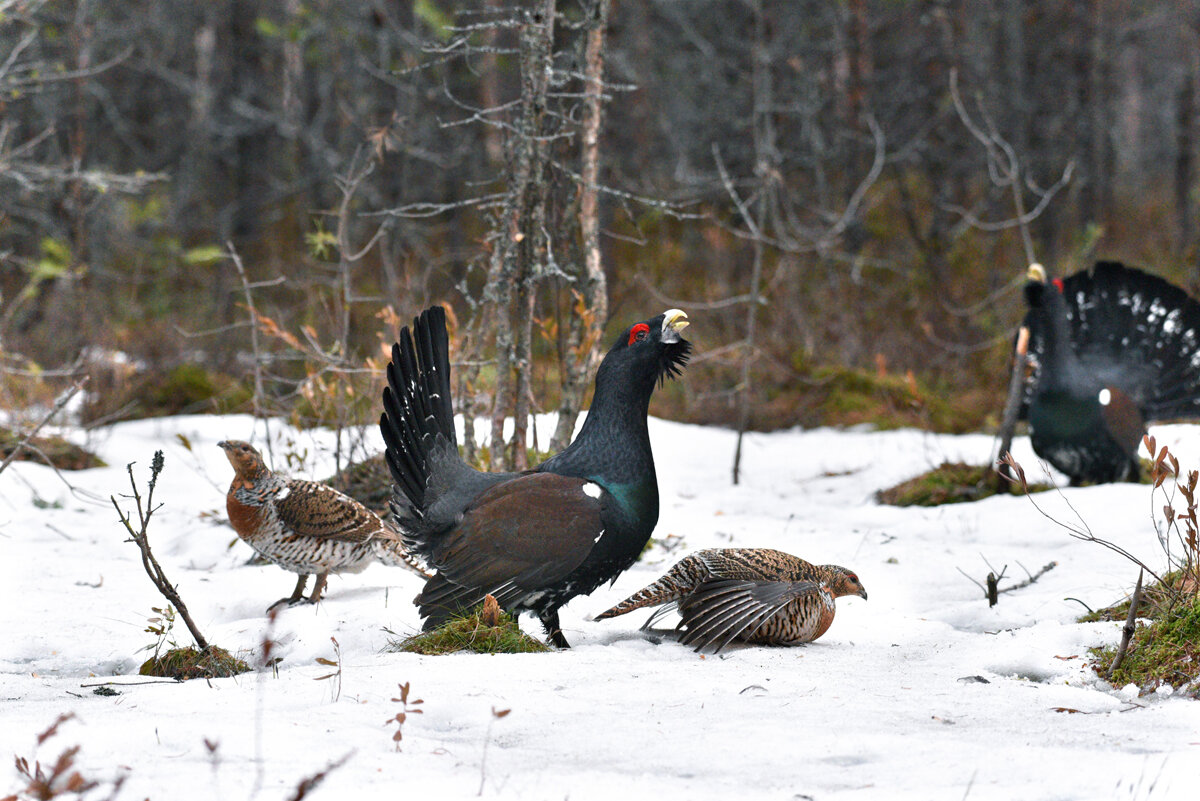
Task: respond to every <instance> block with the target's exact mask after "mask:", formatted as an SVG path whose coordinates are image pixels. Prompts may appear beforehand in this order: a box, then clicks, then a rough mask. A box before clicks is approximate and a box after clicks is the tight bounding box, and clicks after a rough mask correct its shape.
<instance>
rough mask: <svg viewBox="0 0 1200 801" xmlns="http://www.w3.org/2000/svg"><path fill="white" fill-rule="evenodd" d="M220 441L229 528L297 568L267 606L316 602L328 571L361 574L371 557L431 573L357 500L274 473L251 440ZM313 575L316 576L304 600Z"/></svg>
mask: <svg viewBox="0 0 1200 801" xmlns="http://www.w3.org/2000/svg"><path fill="white" fill-rule="evenodd" d="M217 444H218V445H219V446H220V447H221V448H222V449H223V450H224V451H225V456H226V457H227V458H228V459H229V463H230V464H231V465H233V469H234V476H233V483H232V484H231V485H230V487H229V492H228V493H227V494H226V496H225V508H226V511H227V512H228V513H229V522H230V523H231V524H232V525H233V529H234V531H236V532H237V534H238V536H239V537H241V538H242V540H244V541H245V542H246V544H247V545H249V546H250V547H251V548H253V549H254V550H255V551H256V552H257V553H259V554H260V555H262V556H263V557H265V558H266V559H269V560H270V561H272V562H274V563H275V564H277V565H279V566H280V567H282V568H283V569H284V570H290V571H291V572H293V573H298V574H299V579H298V580H297V581H296V588H295V590H293V592H292V594H291V595H290V596H288V597H287V598H281V599H280V600H279V601H276V602H275V604H272V606H276V605H278V604H281V603H287V604H294V603H300V602H302V601H307V602H308V603H316V602H317V601H319V600H321V592H322V591H323V590H324V589H325V582H326V580H327V579H328V578H329V574H330V573H358V572H361V571H362V570H364V569H365V568H366V567H367V565H369V564H370V563H371V562H372V561H374V560H376V559H378V560H379V561H381V562H383V563H384V564H388V565H393V566H398V567H404V568H407V569H408V570H411V571H412V572H414V573H417V574H418V575H421V576H424V577H426V578H428V577H429V574H428V573H426V572H425V570H424V569H423V568H422V567H421V564H420V562H419V561H418V560H417V558H416V557H415V556H413V555H412V554H410V553H409V552H408V550H407V549H406V548H405V547H404V544H403V542H402V541H401V539H400V535H399V533H397V532H396V531H395V530H394V529H392V528H390V527H388V526H387V524H385V523H384V522H383V521H382V520H381V519H380V518H379V517H378V515H376V514H375V513H374V512H372V511H371V510H369V509H367V508H366V507H365V506H363V505H362V504H360V503H359V502H358V501H356V500H354V499H353V498H351V497H350V496H348V495H344V494H342V493H340V492H338V491H337V490H335V489H333V488H332V487H328V486H326V485H324V484H318V483H316V482H314V481H304V480H301V479H294V478H284V477H282V476H278V475H276V474H275V473H273V472H271V470H270V468H268V467H267V466H266V463H265V462H263V458H262V455H261V454H259V452H258V451H257V450H256V449H255V448H254V447H253V446H252V445H250V444H249V443H246V442H240V441H237V440H228V441H225V442H219V443H217ZM310 574H316V576H317V582H316V586H314V587H313V591H312V594H311V595H310V596H309V597H308V598H307V599H306V598H304V585H305V584H306V583H307V581H308V577H309V575H310Z"/></svg>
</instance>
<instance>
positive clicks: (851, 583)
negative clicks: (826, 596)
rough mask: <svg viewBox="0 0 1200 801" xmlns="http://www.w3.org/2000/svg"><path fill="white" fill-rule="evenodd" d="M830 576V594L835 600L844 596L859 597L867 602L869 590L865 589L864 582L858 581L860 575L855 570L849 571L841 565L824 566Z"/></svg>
mask: <svg viewBox="0 0 1200 801" xmlns="http://www.w3.org/2000/svg"><path fill="white" fill-rule="evenodd" d="M822 567H824V568H825V570H826V571H828V572H829V574H830V579H829V585H828V586H829V592H830V593H832V594H833V597H834V598H840V597H842V596H843V595H857V596H858V597H859V598H862V599H863V600H864V601H865V600H867V590H866V588H865V587H863V585H862V582H861V581H859V580H858V574H857V573H855V572H854V571H853V570H847V569H846V568H844V567H841V566H840V565H822Z"/></svg>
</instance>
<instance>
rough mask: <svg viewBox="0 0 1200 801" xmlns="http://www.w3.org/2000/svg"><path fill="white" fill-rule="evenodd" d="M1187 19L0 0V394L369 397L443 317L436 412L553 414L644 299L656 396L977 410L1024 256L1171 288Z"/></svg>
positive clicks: (1182, 8) (25, 399) (942, 419)
mask: <svg viewBox="0 0 1200 801" xmlns="http://www.w3.org/2000/svg"><path fill="white" fill-rule="evenodd" d="M1198 37H1200V0H1176V1H1175V2H1165V1H1163V2H1128V0H1091V1H1090V2H1088V1H1084V0H1042V1H1039V2H1031V1H1022V0H999V1H998V2H995V3H974V2H965V1H962V0H957V1H955V0H943V1H942V2H931V1H921V2H917V1H914V2H906V1H904V0H889V2H868V0H838V1H836V2H829V1H828V0H820V1H819V2H809V1H807V0H774V1H772V0H727V1H725V2H717V1H716V0H637V1H636V2H632V1H631V0H557V1H556V0H539V2H531V3H526V4H518V5H505V4H502V3H500V2H497V1H496V0H479V1H478V2H473V3H449V2H439V1H438V0H360V1H352V0H336V1H335V0H276V1H275V2H267V0H208V1H207V2H202V3H188V2H144V0H125V1H124V2H120V3H113V2H100V0H41V1H39V0H0V359H2V360H3V361H2V363H0V367H2V369H3V371H4V379H3V390H2V391H0V404H3V405H5V406H8V407H9V408H19V407H23V406H26V405H28V404H31V403H36V402H39V401H42V402H44V400H45V397H46V395H45V394H44V393H47V392H53V391H57V390H61V389H62V388H63V387H64V386H69V385H70V384H71V382H72V381H74V380H75V379H76V378H77V377H78V376H79V375H82V374H85V373H86V374H89V375H90V376H91V383H90V385H89V402H88V406H87V409H86V414H87V416H88V419H89V420H91V421H94V422H103V421H106V420H112V419H118V418H121V417H128V416H131V415H137V414H152V413H160V412H177V411H203V410H208V409H213V408H220V409H241V410H247V411H249V410H253V411H256V412H259V413H273V414H275V413H284V414H292V415H293V416H295V417H296V418H297V419H300V420H306V421H311V422H323V423H330V422H332V423H335V424H341V423H348V422H352V421H363V420H370V419H372V418H374V417H376V416H377V415H378V392H377V390H378V385H379V383H380V378H379V376H380V371H381V369H382V367H383V366H384V365H385V363H386V360H387V356H386V353H385V351H384V350H383V348H384V347H389V348H390V345H391V343H392V341H393V340H394V338H395V335H396V331H397V329H398V327H399V326H400V325H403V324H404V323H405V322H407V321H408V320H410V319H411V318H412V316H413V315H414V314H415V313H417V312H418V311H419V310H420V309H422V308H423V307H425V306H426V305H428V304H430V303H434V302H442V303H446V304H448V305H449V306H450V307H451V308H452V309H453V311H454V316H453V321H454V323H455V326H456V330H455V333H454V336H453V338H454V340H455V342H456V343H459V350H458V351H457V352H456V355H455V358H456V360H457V361H458V362H459V365H460V366H459V368H458V388H457V398H458V400H459V401H460V402H463V403H464V404H465V406H466V408H467V411H469V412H471V413H473V414H475V415H477V416H478V417H481V418H485V419H487V418H492V417H497V415H500V414H502V413H506V414H511V413H512V412H514V411H515V412H516V413H517V415H518V419H523V416H524V415H523V412H526V411H554V410H558V409H559V408H560V406H561V407H562V408H563V410H564V411H566V412H568V414H570V413H572V412H573V411H574V410H575V409H577V408H578V404H579V396H580V395H582V394H583V391H584V389H585V388H586V386H587V383H588V374H589V372H590V371H591V370H592V369H593V368H594V365H595V363H596V355H595V354H596V352H597V349H598V348H600V347H604V348H606V347H607V346H608V344H609V341H610V339H611V337H612V336H613V334H614V332H615V331H617V330H619V329H621V328H624V327H625V326H627V325H628V324H629V323H630V322H633V321H635V320H640V319H645V318H648V317H651V316H653V315H655V314H658V313H659V312H661V311H663V310H664V309H666V308H668V307H679V308H682V309H684V310H685V311H687V312H688V314H689V316H690V318H691V319H692V321H693V326H692V327H691V328H690V329H689V331H688V335H689V338H691V339H692V340H693V341H694V342H695V343H696V344H697V355H696V357H695V359H694V361H693V364H692V365H691V366H690V367H689V369H688V371H687V373H686V375H685V377H684V380H683V381H682V382H676V383H674V384H671V385H668V387H667V388H666V389H665V390H664V391H662V392H660V393H659V394H658V396H657V397H656V399H655V402H654V406H653V407H652V410H653V411H654V412H655V413H658V414H663V415H667V416H671V417H674V418H677V419H687V420H693V421H702V422H712V423H720V424H726V425H734V426H748V427H750V428H763V429H770V428H777V427H781V426H791V425H797V424H802V425H820V424H826V423H838V424H846V423H856V422H864V421H867V422H875V423H878V424H884V425H896V424H907V425H924V426H928V427H932V428H937V429H940V430H963V429H975V428H979V427H981V426H984V427H986V426H990V425H995V422H996V419H997V418H998V416H999V414H1000V411H1001V407H1002V406H1003V401H1004V387H1005V385H1006V381H1007V371H1008V362H1009V354H1010V344H1011V336H1012V331H1013V328H1014V326H1015V324H1016V321H1017V320H1018V319H1019V317H1020V315H1021V314H1022V313H1023V309H1022V301H1021V296H1020V286H1021V282H1022V280H1023V276H1024V273H1025V268H1026V266H1027V265H1028V263H1029V262H1030V261H1032V260H1037V261H1040V262H1042V263H1044V264H1045V265H1046V266H1047V267H1048V269H1049V270H1050V271H1051V272H1052V273H1057V274H1062V273H1067V272H1070V271H1073V270H1076V269H1079V268H1082V267H1084V266H1086V265H1088V264H1089V263H1091V262H1092V261H1093V260H1094V259H1096V258H1107V259H1119V260H1124V261H1126V262H1127V263H1130V264H1132V265H1137V266H1141V267H1143V268H1145V269H1148V270H1150V271H1151V272H1155V273H1158V274H1160V275H1163V276H1164V277H1167V278H1169V279H1170V280H1172V281H1175V282H1176V283H1179V284H1181V285H1183V286H1185V287H1187V288H1188V289H1189V290H1192V291H1194V290H1196V289H1198V288H1200V260H1198V249H1197V239H1198V237H1200V230H1198V228H1200V220H1197V202H1198V200H1200V198H1198V187H1200V183H1198V181H1197V176H1196V172H1197V161H1196V159H1197V155H1198V143H1197V138H1198V137H1200V130H1198V123H1200V119H1198V114H1197V103H1198V101H1197V91H1198V88H1200V38H1198ZM610 321H611V324H609V322H610ZM606 326H607V333H606V334H604V333H602V332H604V331H605V330H606ZM581 376H582V378H581ZM39 393H42V394H39ZM573 398H574V399H575V400H572V399H573ZM582 402H583V405H584V406H585V407H586V398H585V397H584V398H582ZM551 433H553V432H538V434H539V437H540V438H541V439H540V441H539V443H540V447H543V448H544V447H545V446H546V443H547V441H548V440H549V438H550V435H551ZM559 434H560V436H561V432H559ZM499 450H500V449H498V448H495V449H493V454H492V458H493V459H497V458H499V455H498V451H499ZM522 458H524V457H523V455H522V454H519V453H515V452H514V453H510V454H509V459H510V461H515V462H516V463H519V462H520V460H521V459H522Z"/></svg>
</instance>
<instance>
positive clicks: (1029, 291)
mask: <svg viewBox="0 0 1200 801" xmlns="http://www.w3.org/2000/svg"><path fill="white" fill-rule="evenodd" d="M1048 285H1049V286H1053V287H1054V289H1056V290H1057V292H1056V293H1055V294H1056V295H1061V294H1062V292H1063V282H1062V279H1061V278H1055V279H1053V280H1052V281H1047V279H1046V268H1045V267H1043V266H1042V265H1040V264H1037V263H1034V264H1031V265H1029V269H1028V270H1026V271H1025V302H1026V303H1028V304H1029V308H1031V309H1039V308H1042V307H1043V306H1045V305H1047V303H1048V295H1047V286H1048Z"/></svg>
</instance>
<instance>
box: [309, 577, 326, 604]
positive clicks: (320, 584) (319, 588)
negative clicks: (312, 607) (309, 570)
mask: <svg viewBox="0 0 1200 801" xmlns="http://www.w3.org/2000/svg"><path fill="white" fill-rule="evenodd" d="M328 579H329V574H328V573H318V574H317V583H316V586H314V587H313V591H312V595H310V596H308V602H309V603H310V604H315V603H316V602H317V601H319V600H321V593H322V592H323V591H324V589H325V582H326V581H327V580H328Z"/></svg>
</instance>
